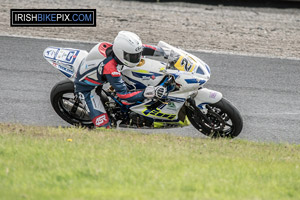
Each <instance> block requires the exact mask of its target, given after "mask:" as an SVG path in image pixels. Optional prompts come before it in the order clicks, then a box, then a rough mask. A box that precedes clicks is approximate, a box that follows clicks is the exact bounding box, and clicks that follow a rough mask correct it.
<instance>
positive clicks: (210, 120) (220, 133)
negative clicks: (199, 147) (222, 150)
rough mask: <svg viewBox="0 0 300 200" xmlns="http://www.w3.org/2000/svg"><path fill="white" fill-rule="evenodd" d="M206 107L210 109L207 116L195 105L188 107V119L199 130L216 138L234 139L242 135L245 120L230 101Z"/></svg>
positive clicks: (222, 100) (221, 101)
mask: <svg viewBox="0 0 300 200" xmlns="http://www.w3.org/2000/svg"><path fill="white" fill-rule="evenodd" d="M206 106H207V109H208V111H207V113H206V114H204V113H202V112H201V111H200V109H199V108H198V107H197V106H196V105H195V104H191V105H190V106H188V107H187V110H188V111H187V117H188V119H189V120H190V122H191V124H192V125H193V126H194V127H195V128H196V129H197V130H199V131H200V132H201V133H203V134H204V135H206V136H209V137H214V138H216V137H227V138H234V137H236V136H238V135H239V134H240V133H241V131H242V128H243V119H242V117H241V115H240V112H239V111H238V110H237V108H236V107H235V106H234V105H232V104H231V103H230V102H229V101H228V100H226V99H224V98H223V99H221V100H220V101H219V102H217V103H215V104H209V105H206Z"/></svg>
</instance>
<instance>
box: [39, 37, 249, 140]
mask: <svg viewBox="0 0 300 200" xmlns="http://www.w3.org/2000/svg"><path fill="white" fill-rule="evenodd" d="M158 46H160V47H161V48H163V49H164V51H165V52H166V54H167V55H169V56H168V58H166V59H164V60H163V61H161V60H157V59H155V58H153V57H143V58H142V59H141V61H140V63H139V64H138V65H137V66H136V67H133V68H129V67H126V66H122V68H121V69H119V70H120V72H121V73H122V79H123V80H124V82H125V84H126V85H127V88H128V90H129V91H130V90H135V91H136V90H143V89H145V88H146V87H147V86H162V87H164V88H165V89H166V90H167V93H166V94H165V95H163V96H159V98H154V99H145V100H144V101H143V102H136V103H135V104H132V105H128V104H127V105H125V104H123V103H122V102H121V100H120V99H119V98H118V96H117V95H116V92H115V91H114V89H113V88H112V87H110V86H109V85H108V84H104V85H101V86H98V87H97V88H96V93H97V95H99V96H100V98H101V101H102V102H103V105H104V107H105V109H106V111H107V114H108V116H109V118H110V120H111V125H112V127H117V126H118V125H120V122H121V124H122V127H129V128H169V127H182V126H187V125H190V123H191V124H192V125H193V126H194V127H195V128H196V129H197V130H198V131H200V132H201V133H203V134H204V135H207V136H210V137H229V138H233V137H236V136H238V135H239V134H240V132H241V130H242V128H243V120H242V117H241V115H240V113H239V111H238V110H237V108H236V107H235V106H234V105H233V104H232V103H230V102H229V101H228V100H226V99H225V98H223V96H222V94H221V93H220V92H217V91H214V90H210V89H207V88H204V85H205V83H206V82H207V81H208V80H209V78H210V74H211V71H210V67H209V66H208V65H207V64H206V63H204V62H203V61H202V60H201V59H199V58H198V57H196V56H194V55H192V54H191V53H188V52H186V51H184V50H182V49H179V48H176V47H174V46H172V45H169V44H167V43H165V42H163V41H160V42H159V44H158ZM43 55H44V58H45V59H46V60H47V61H48V62H49V63H50V64H51V65H52V66H54V67H55V68H56V69H58V70H59V71H60V72H62V73H63V74H64V75H65V76H66V77H67V79H65V80H63V81H61V82H59V83H57V84H56V85H55V86H54V87H53V88H52V91H51V95H50V96H51V97H50V100H51V104H52V106H53V108H54V110H55V112H56V113H57V114H58V115H59V116H60V117H61V118H62V119H63V120H65V121H67V122H68V123H70V124H72V125H78V126H83V127H94V125H93V123H92V121H91V119H90V118H89V114H88V109H87V106H86V104H85V102H84V101H83V100H82V99H81V98H80V97H78V96H77V95H75V94H74V83H73V82H74V76H75V74H76V72H77V70H78V68H79V66H80V64H81V63H82V61H83V60H84V59H85V57H86V56H87V55H88V52H87V51H85V50H79V49H71V48H60V47H48V48H46V49H45V51H44V53H43ZM120 126H121V125H120Z"/></svg>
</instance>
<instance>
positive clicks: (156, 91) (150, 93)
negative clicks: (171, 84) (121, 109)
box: [144, 86, 167, 99]
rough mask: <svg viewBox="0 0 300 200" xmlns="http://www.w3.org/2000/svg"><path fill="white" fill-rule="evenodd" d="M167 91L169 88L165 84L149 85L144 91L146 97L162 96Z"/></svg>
mask: <svg viewBox="0 0 300 200" xmlns="http://www.w3.org/2000/svg"><path fill="white" fill-rule="evenodd" d="M166 93H167V88H165V87H163V86H156V87H154V86H148V87H146V89H145V91H144V97H146V98H154V97H156V98H159V99H160V98H162V97H163V96H165V95H166Z"/></svg>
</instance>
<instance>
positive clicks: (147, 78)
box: [142, 76, 150, 81]
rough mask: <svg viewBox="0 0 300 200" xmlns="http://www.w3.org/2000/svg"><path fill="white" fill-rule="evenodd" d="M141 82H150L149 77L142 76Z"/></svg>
mask: <svg viewBox="0 0 300 200" xmlns="http://www.w3.org/2000/svg"><path fill="white" fill-rule="evenodd" d="M142 80H145V81H147V80H150V77H149V76H142Z"/></svg>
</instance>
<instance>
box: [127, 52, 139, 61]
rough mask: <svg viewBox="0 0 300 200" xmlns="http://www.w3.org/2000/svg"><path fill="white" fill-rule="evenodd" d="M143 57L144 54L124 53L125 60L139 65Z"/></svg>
mask: <svg viewBox="0 0 300 200" xmlns="http://www.w3.org/2000/svg"><path fill="white" fill-rule="evenodd" d="M141 56H142V52H140V53H134V54H133V53H127V52H125V51H124V59H125V60H127V61H128V62H131V63H138V62H140V59H141Z"/></svg>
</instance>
